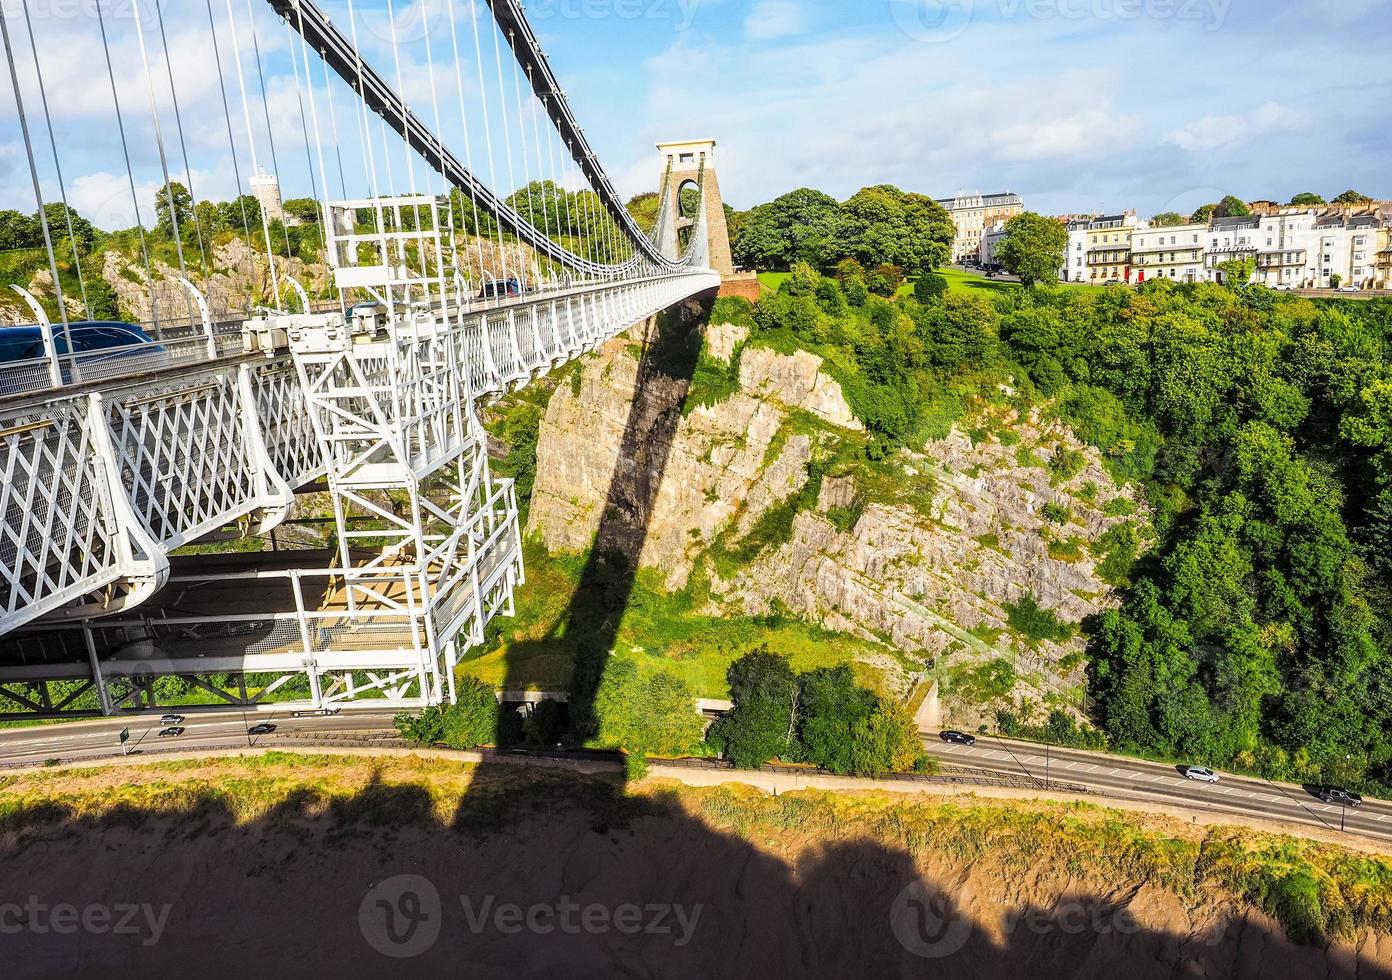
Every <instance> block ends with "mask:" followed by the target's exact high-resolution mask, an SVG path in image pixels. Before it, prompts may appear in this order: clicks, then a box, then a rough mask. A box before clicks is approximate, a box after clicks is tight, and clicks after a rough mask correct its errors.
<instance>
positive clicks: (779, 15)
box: [744, 0, 806, 41]
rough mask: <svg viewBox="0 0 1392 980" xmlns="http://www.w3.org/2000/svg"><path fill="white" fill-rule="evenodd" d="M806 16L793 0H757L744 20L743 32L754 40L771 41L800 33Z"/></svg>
mask: <svg viewBox="0 0 1392 980" xmlns="http://www.w3.org/2000/svg"><path fill="white" fill-rule="evenodd" d="M805 27H806V17H805V16H804V9H803V7H802V5H801V4H799V3H797V2H795V0H759V2H758V3H757V4H755V5H754V9H753V10H751V11H750V12H749V16H748V17H747V18H745V21H744V33H745V34H746V35H747V36H748V37H749V38H750V39H751V40H754V41H772V40H776V39H778V38H781V37H791V36H793V35H795V34H801V33H802V32H803V30H804V28H805Z"/></svg>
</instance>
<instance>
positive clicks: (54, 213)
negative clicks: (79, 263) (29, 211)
mask: <svg viewBox="0 0 1392 980" xmlns="http://www.w3.org/2000/svg"><path fill="white" fill-rule="evenodd" d="M43 213H44V218H45V220H47V222H48V232H49V234H50V235H52V236H53V241H54V244H55V245H56V244H57V243H58V242H59V241H60V240H63V239H66V238H67V237H68V223H69V222H71V223H72V237H73V239H74V240H76V242H77V250H78V253H79V254H81V255H86V254H87V253H88V252H90V251H92V244H93V243H94V242H95V241H96V238H97V230H96V229H95V228H93V227H92V222H90V221H88V220H87V219H86V218H84V217H82V215H80V214H78V213H77V212H76V211H75V210H73V208H71V207H68V206H65V205H64V204H63V203H62V202H53V203H50V204H45V205H44V211H43ZM33 221H34V226H35V227H38V222H39V215H38V213H37V212H36V213H35V214H34V218H33ZM40 241H42V232H40ZM62 251H65V252H69V253H70V252H71V251H72V248H71V246H67V247H65V248H63V249H62Z"/></svg>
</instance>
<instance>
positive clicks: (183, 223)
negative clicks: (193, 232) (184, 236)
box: [155, 180, 193, 238]
mask: <svg viewBox="0 0 1392 980" xmlns="http://www.w3.org/2000/svg"><path fill="white" fill-rule="evenodd" d="M176 222H177V224H178V228H179V232H180V233H183V232H185V231H187V230H188V229H189V228H190V226H191V225H192V224H193V196H192V195H190V194H189V192H188V188H186V187H185V186H184V185H183V184H181V183H179V182H178V181H177V180H171V181H170V182H169V183H168V184H165V185H164V186H163V187H161V188H160V189H159V190H158V191H156V192H155V228H156V230H158V231H159V233H160V234H162V235H165V236H167V237H170V238H172V237H174V227H175V223H176Z"/></svg>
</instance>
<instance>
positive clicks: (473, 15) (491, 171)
mask: <svg viewBox="0 0 1392 980" xmlns="http://www.w3.org/2000/svg"><path fill="white" fill-rule="evenodd" d="M469 19H470V21H471V22H472V23H473V28H474V63H475V64H476V65H477V66H478V81H479V103H480V104H481V105H482V106H483V135H484V141H485V142H486V143H487V145H488V183H489V186H491V187H493V188H494V189H495V191H496V189H497V187H498V173H497V168H496V167H495V165H494V162H493V127H492V125H491V124H490V123H489V120H488V86H487V85H486V84H485V83H484V80H483V48H482V44H481V42H480V40H479V26H478V5H477V4H474V3H470V4H469ZM461 97H462V96H461ZM500 199H501V196H500ZM494 217H495V218H496V215H495V216H494ZM493 226H494V229H495V231H496V233H497V238H498V261H499V262H500V263H502V267H501V268H500V269H499V278H502V279H507V250H506V249H505V248H504V246H503V223H502V222H501V221H497V220H495V221H494V222H493Z"/></svg>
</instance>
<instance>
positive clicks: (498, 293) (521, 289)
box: [478, 279, 527, 299]
mask: <svg viewBox="0 0 1392 980" xmlns="http://www.w3.org/2000/svg"><path fill="white" fill-rule="evenodd" d="M526 291H527V288H526V287H525V286H523V285H522V283H521V282H520V281H519V280H517V279H492V280H489V281H488V282H485V283H484V284H483V288H482V289H481V290H479V294H478V298H479V299H508V298H511V297H517V296H521V295H522V294H523V293H525V292H526Z"/></svg>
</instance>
